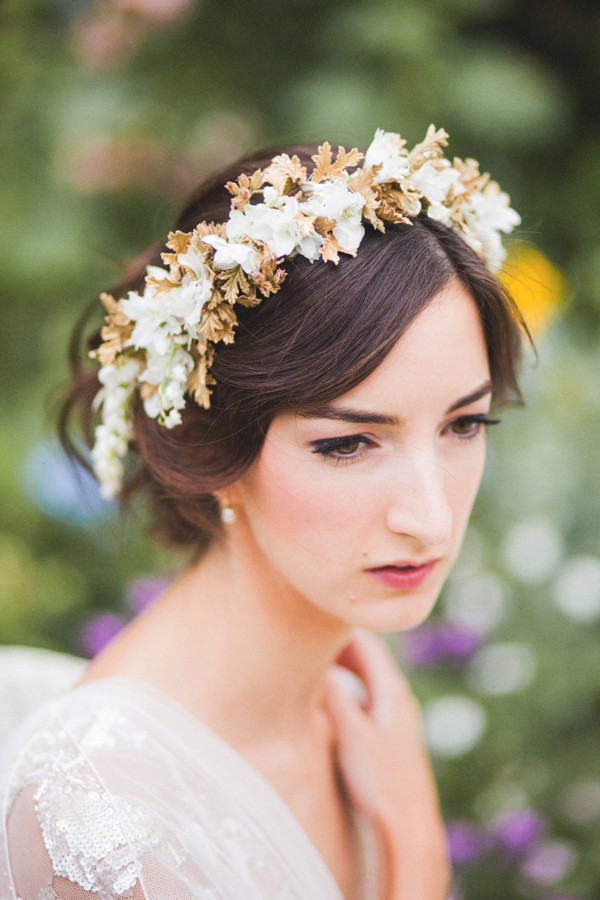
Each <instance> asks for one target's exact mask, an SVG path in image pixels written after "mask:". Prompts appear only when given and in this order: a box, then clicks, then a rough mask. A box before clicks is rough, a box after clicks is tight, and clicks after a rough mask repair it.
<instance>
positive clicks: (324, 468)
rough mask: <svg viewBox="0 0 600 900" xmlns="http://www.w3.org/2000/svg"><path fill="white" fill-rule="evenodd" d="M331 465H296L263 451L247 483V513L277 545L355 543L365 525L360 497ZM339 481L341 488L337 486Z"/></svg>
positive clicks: (271, 451) (270, 449) (269, 450)
mask: <svg viewBox="0 0 600 900" xmlns="http://www.w3.org/2000/svg"><path fill="white" fill-rule="evenodd" d="M342 474H343V473H340V472H338V471H336V468H335V467H334V466H328V465H327V464H322V465H320V464H319V461H317V462H316V464H315V461H313V460H312V459H311V460H310V461H309V462H308V464H307V463H306V461H305V460H302V461H298V460H294V459H290V458H289V457H288V456H286V454H282V453H280V452H279V451H278V450H277V448H273V447H268V446H265V448H264V450H263V454H262V455H261V458H260V459H259V461H258V463H257V465H256V468H255V470H254V472H253V474H252V478H251V479H250V480H249V484H248V495H247V502H246V505H247V510H248V513H249V514H250V515H252V512H253V511H254V512H255V513H256V514H257V516H258V518H259V519H260V522H259V523H257V524H259V527H260V528H261V530H262V528H267V529H269V531H271V532H274V533H275V536H276V538H277V540H278V541H281V540H290V541H293V542H294V543H296V544H301V545H302V546H303V547H304V548H308V547H310V546H314V545H315V544H316V545H317V546H318V548H320V549H322V548H323V544H324V542H327V544H329V545H331V543H332V542H334V543H335V542H336V537H338V536H341V535H342V534H343V535H344V537H345V540H347V539H348V538H350V539H352V536H354V540H357V539H358V538H359V533H358V532H359V531H360V528H359V525H360V523H363V526H364V522H365V512H366V511H365V509H364V507H365V506H366V505H367V504H365V500H364V497H363V496H361V494H360V492H357V491H353V490H352V488H351V486H350V485H349V484H347V483H346V481H345V480H344V479H342V478H340V475H342ZM342 481H344V486H343V487H342V485H341V483H340V482H342Z"/></svg>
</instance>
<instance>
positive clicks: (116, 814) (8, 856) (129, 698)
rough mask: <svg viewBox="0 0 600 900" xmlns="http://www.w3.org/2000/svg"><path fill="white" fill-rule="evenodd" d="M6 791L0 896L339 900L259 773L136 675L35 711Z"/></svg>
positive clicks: (7, 899)
mask: <svg viewBox="0 0 600 900" xmlns="http://www.w3.org/2000/svg"><path fill="white" fill-rule="evenodd" d="M0 798H2V815H1V816H0V900H314V898H315V897H319V900H342V898H341V894H340V892H339V888H338V887H337V885H336V884H335V881H334V880H333V878H332V876H331V873H330V872H329V871H328V869H327V868H326V866H325V864H324V862H323V860H322V859H321V857H320V856H319V855H318V853H317V851H316V850H315V848H314V846H313V845H312V844H311V843H310V841H309V840H308V838H307V836H306V834H305V833H304V832H303V831H302V829H301V828H300V826H299V825H298V823H297V821H296V820H295V819H294V818H293V816H292V815H291V813H290V811H289V810H288V809H287V807H286V806H285V805H284V804H283V801H282V800H281V798H280V797H279V796H278V795H277V794H276V793H275V792H274V790H273V788H272V787H271V786H270V785H269V784H268V783H267V782H266V781H265V780H264V779H263V778H262V776H260V774H259V773H258V772H256V770H254V769H252V767H251V766H249V764H248V763H247V762H246V761H245V760H244V759H243V758H242V757H240V756H239V754H237V753H236V752H235V751H234V750H233V749H232V748H231V747H229V746H228V745H227V744H225V742H223V741H222V739H221V738H219V737H218V735H216V734H215V733H214V732H211V731H210V730H209V729H207V728H206V726H204V725H203V724H202V723H201V722H199V721H198V720H197V719H195V718H194V717H192V716H190V714H189V713H187V712H186V711H185V710H183V709H181V708H180V707H177V706H176V705H174V704H173V703H172V702H171V701H170V700H168V698H165V697H164V696H163V695H160V694H158V693H157V692H156V691H154V690H152V689H149V688H148V687H147V686H144V685H142V684H140V683H135V682H134V681H133V680H131V679H122V678H118V679H108V680H106V682H104V683H103V682H101V681H100V682H95V683H90V684H87V685H83V686H82V687H80V688H77V689H76V690H75V691H72V692H69V694H67V695H65V696H64V697H63V698H59V699H57V700H55V701H52V702H51V703H50V704H48V705H47V706H46V707H44V708H43V709H41V710H39V711H38V712H37V713H35V714H34V716H33V717H32V718H31V719H30V720H28V721H27V722H26V723H24V724H23V725H22V726H21V729H20V730H19V732H18V733H16V734H15V735H13V737H12V738H11V740H10V742H9V744H8V745H5V746H4V748H3V750H2V752H1V753H0Z"/></svg>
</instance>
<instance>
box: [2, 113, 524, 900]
mask: <svg viewBox="0 0 600 900" xmlns="http://www.w3.org/2000/svg"><path fill="white" fill-rule="evenodd" d="M446 139H447V135H446V134H445V132H443V131H436V130H435V129H434V128H433V126H432V127H431V128H430V130H429V131H428V133H427V136H426V138H425V141H424V142H423V143H422V144H420V145H418V146H417V147H415V149H414V150H413V151H412V152H411V153H410V154H409V153H408V152H407V151H406V149H405V147H404V142H403V141H401V139H400V137H399V136H398V135H393V134H386V133H384V132H377V135H376V137H375V140H374V142H373V144H372V145H371V146H370V148H369V150H368V151H367V154H366V157H365V159H364V164H363V165H362V166H360V163H361V160H362V156H361V154H358V153H357V151H351V152H350V153H346V152H345V151H344V150H343V148H340V149H339V150H338V152H337V154H336V155H335V156H334V155H333V154H332V152H331V148H330V147H329V145H327V144H325V145H323V146H322V147H320V148H319V149H318V151H317V152H316V153H315V148H306V147H303V148H292V149H291V150H290V149H288V151H286V152H282V153H280V154H278V155H276V156H273V155H272V154H268V155H267V156H260V157H254V158H253V159H251V160H246V161H245V162H243V163H241V164H238V165H237V166H233V167H232V168H231V169H230V170H228V171H227V172H225V173H222V174H221V175H219V176H218V177H217V178H215V179H214V180H212V181H211V182H209V183H208V184H205V185H204V186H202V187H201V189H200V190H199V191H198V192H197V194H196V195H195V196H194V197H193V198H192V200H191V202H190V204H189V205H188V207H187V208H186V210H185V211H184V213H183V215H182V217H181V219H180V221H179V223H178V229H179V230H178V231H176V232H175V233H173V234H171V235H170V237H169V241H168V244H167V249H168V251H169V252H165V248H164V246H163V247H160V248H155V250H154V251H152V252H151V253H150V254H147V255H146V257H145V258H144V259H143V260H142V261H140V263H139V265H138V266H137V268H136V269H135V271H134V272H133V274H132V275H131V277H130V278H129V279H128V280H127V282H126V283H124V284H123V285H122V286H121V292H120V293H121V295H122V294H124V293H125V292H127V291H129V294H128V296H127V297H126V298H125V299H122V300H119V301H116V300H115V299H114V298H113V297H111V296H108V295H104V296H103V300H104V303H105V306H106V308H107V311H108V315H107V318H106V322H105V325H104V327H103V329H102V332H101V335H100V336H98V338H97V339H96V340H95V341H94V342H93V347H94V349H93V351H92V355H93V356H94V357H95V358H96V359H97V360H98V361H99V362H100V363H101V369H100V372H99V373H98V371H97V368H96V369H94V370H93V371H91V372H90V371H89V370H85V371H84V370H82V369H80V368H78V367H76V370H75V381H74V386H73V390H72V393H71V397H70V400H69V402H68V405H67V406H68V410H67V411H68V412H70V411H73V409H74V408H75V407H76V406H77V405H78V406H79V408H80V410H82V413H83V425H84V430H85V431H86V433H88V434H90V435H91V426H90V422H91V418H92V415H93V414H94V415H95V414H96V413H97V412H98V410H100V411H101V413H102V422H101V424H100V425H99V426H98V427H97V429H96V435H95V443H94V447H93V450H92V458H93V460H94V465H95V470H96V473H97V475H98V477H99V479H100V482H101V485H102V489H103V492H104V493H105V495H106V496H107V497H108V496H114V495H116V494H117V493H118V492H119V491H120V490H121V487H122V482H123V480H124V481H125V490H126V493H127V494H128V495H129V496H131V495H132V494H134V493H136V492H138V491H141V492H143V493H144V494H145V496H146V497H147V498H148V501H149V503H150V506H151V509H152V511H153V515H154V519H155V522H156V527H157V530H158V531H159V532H160V533H161V534H162V536H163V537H164V538H166V539H168V540H169V541H170V542H171V543H173V544H175V545H177V546H187V547H190V548H191V549H192V550H193V552H194V554H195V558H194V562H192V563H191V565H190V566H189V567H188V568H187V569H186V571H185V572H184V573H183V574H182V575H181V576H180V577H179V578H178V579H177V580H176V581H175V582H174V583H173V584H172V586H171V587H170V588H169V589H168V590H167V592H166V593H165V594H164V595H163V596H162V597H161V598H160V599H159V600H158V601H157V602H156V603H155V604H154V605H153V606H152V607H151V608H150V609H149V610H147V611H146V612H145V613H144V614H143V615H142V616H140V617H139V618H138V619H137V620H136V621H135V622H134V623H133V624H132V625H131V626H130V627H129V628H128V629H127V630H126V631H125V632H124V633H123V634H122V636H120V637H119V638H118V639H117V640H116V641H115V642H114V643H113V644H112V645H110V646H109V647H108V648H107V649H106V650H105V651H104V652H103V653H102V654H100V655H99V656H98V657H97V658H96V659H95V660H94V661H93V662H92V664H91V665H90V667H89V669H88V671H87V674H86V676H85V678H84V679H83V683H82V685H81V686H79V687H78V688H77V689H76V690H75V691H73V692H71V693H70V694H68V695H66V696H65V697H63V698H61V699H60V700H58V701H55V702H54V703H52V704H50V705H49V706H47V707H45V708H44V709H43V710H42V711H40V713H39V714H38V715H36V716H34V717H33V718H32V719H31V720H30V721H29V723H28V724H27V725H26V726H25V727H24V728H22V729H21V730H20V731H19V733H18V734H17V735H16V736H15V737H14V739H13V741H12V743H11V744H10V746H9V748H8V749H7V751H6V753H5V757H4V760H3V767H2V768H3V772H4V777H5V784H4V786H3V791H4V818H3V826H2V827H3V828H4V840H3V841H2V847H4V846H6V848H7V849H6V850H4V849H0V875H1V878H0V884H1V891H0V896H2V898H4V897H6V898H12V900H15V898H17V897H18V898H20V900H48V898H56V897H58V898H61V900H78V898H84V897H90V898H92V897H101V898H120V897H133V898H136V900H137V898H141V897H148V898H161V900H163V898H178V900H179V898H226V900H241V898H256V900H259V898H260V900H275V898H278V900H279V898H286V900H287V898H290V900H291V898H303V900H314V898H317V897H319V898H321V900H323V898H331V900H334V898H335V900H340V897H341V896H343V897H345V898H346V900H364V898H367V897H377V898H385V900H443V898H444V897H446V895H447V891H448V883H449V868H448V862H447V859H446V852H445V841H444V831H443V826H442V822H441V818H440V813H439V808H438V803H437V798H436V792H435V787H434V784H433V780H432V776H431V772H430V768H429V763H428V760H427V755H426V752H425V750H424V748H423V746H422V743H421V739H420V736H419V724H418V713H417V710H416V708H415V704H414V702H413V700H412V697H411V695H410V691H409V690H408V688H407V686H406V684H405V682H404V680H403V679H402V677H401V676H400V674H399V673H398V672H397V670H396V668H395V666H394V664H393V662H392V659H391V657H390V656H389V654H388V653H387V651H386V649H385V647H384V645H383V644H382V643H381V642H380V640H379V639H378V638H375V637H374V636H373V635H372V634H370V632H374V631H390V630H397V629H405V628H411V627H413V626H415V625H417V624H418V623H419V622H421V621H422V620H423V619H424V618H425V617H426V616H427V615H428V613H429V611H430V610H431V607H432V605H433V603H434V601H435V599H436V597H437V594H438V593H439V590H440V588H441V586H442V583H443V581H444V578H445V577H446V575H447V572H448V570H449V568H450V566H451V564H452V562H453V561H454V559H455V558H456V555H457V553H458V550H459V547H460V543H461V540H462V537H463V534H464V530H465V527H466V523H467V519H468V515H469V512H470V509H471V505H472V502H473V499H474V497H475V493H476V490H477V487H478V484H479V481H480V478H481V474H482V471H483V465H484V459H485V434H484V432H485V426H486V424H488V423H489V422H490V421H493V420H490V419H489V416H488V414H489V409H490V405H491V404H492V403H493V404H494V405H499V404H501V403H504V402H506V401H507V400H509V399H511V398H515V397H517V398H518V396H519V395H518V385H517V381H516V363H517V356H518V347H519V326H518V316H517V315H516V314H515V311H514V309H513V308H512V305H511V303H510V300H509V299H508V298H507V297H506V295H505V294H504V292H503V290H502V288H501V287H500V285H499V283H498V282H497V280H496V278H495V276H494V275H493V274H492V272H491V271H490V270H491V269H495V268H497V267H498V265H499V264H500V263H501V260H502V246H501V243H500V239H499V234H498V232H499V230H504V231H510V230H511V228H512V227H513V225H515V224H517V222H518V217H517V215H516V213H514V212H513V211H512V210H511V209H510V208H509V206H508V198H507V196H506V195H505V194H502V193H500V191H499V189H498V187H497V185H495V184H494V183H488V182H487V176H483V177H482V176H480V174H479V172H478V170H477V164H476V163H475V162H474V161H473V160H468V161H467V162H466V163H463V162H461V161H460V160H455V161H454V163H453V164H450V162H448V161H447V160H445V159H444V157H443V150H442V147H443V146H444V145H445V143H446ZM311 154H313V155H312V156H311ZM230 179H231V180H230ZM224 183H227V184H226V187H225V188H224V187H223V184H224ZM210 223H216V224H210ZM161 251H162V256H161ZM146 264H148V267H147V269H146V283H145V286H144V279H143V272H144V269H145V268H146ZM98 379H99V380H100V382H101V384H102V387H101V390H100V392H99V393H97V391H98ZM94 395H95V399H92V398H93V397H94ZM128 448H129V449H130V455H129V457H128V460H127V466H125V461H124V457H125V454H126V453H127V451H128ZM349 672H350V673H353V676H352V674H349ZM344 673H345V679H343V678H342V676H343V675H344ZM349 678H350V680H352V678H353V682H352V683H353V685H354V689H353V690H349V688H348V679H349ZM361 691H362V696H361ZM2 854H4V855H2Z"/></svg>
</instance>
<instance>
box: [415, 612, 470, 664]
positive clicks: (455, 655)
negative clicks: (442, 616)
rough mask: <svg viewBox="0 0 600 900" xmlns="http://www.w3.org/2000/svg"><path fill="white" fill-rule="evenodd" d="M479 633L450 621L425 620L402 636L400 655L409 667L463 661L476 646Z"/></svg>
mask: <svg viewBox="0 0 600 900" xmlns="http://www.w3.org/2000/svg"><path fill="white" fill-rule="evenodd" d="M481 640H482V638H481V635H479V634H478V633H477V632H474V631H472V630H471V629H470V628H465V627H464V626H462V625H454V624H452V623H451V622H443V621H437V622H426V623H425V624H424V625H420V626H419V627H418V628H413V629H412V630H411V631H408V632H406V633H405V634H404V635H403V649H404V655H405V656H406V659H407V660H408V662H409V664H410V665H411V666H414V667H415V668H416V667H419V666H431V665H435V664H436V663H440V662H463V661H464V660H466V659H468V658H469V657H470V656H472V655H473V653H475V651H476V650H477V649H479V647H480V645H481Z"/></svg>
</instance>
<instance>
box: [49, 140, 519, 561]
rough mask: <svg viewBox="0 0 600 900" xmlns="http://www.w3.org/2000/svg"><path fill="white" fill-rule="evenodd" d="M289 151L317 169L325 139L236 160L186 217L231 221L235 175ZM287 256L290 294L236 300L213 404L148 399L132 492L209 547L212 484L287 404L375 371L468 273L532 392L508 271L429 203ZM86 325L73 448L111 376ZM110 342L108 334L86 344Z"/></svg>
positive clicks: (251, 452) (500, 366)
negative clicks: (417, 211) (492, 264)
mask: <svg viewBox="0 0 600 900" xmlns="http://www.w3.org/2000/svg"><path fill="white" fill-rule="evenodd" d="M283 150H285V151H286V152H289V153H290V154H291V153H296V154H297V155H298V156H299V157H300V159H301V161H302V163H303V164H304V165H307V166H308V167H309V168H310V167H311V159H310V157H311V154H313V153H314V152H315V151H316V147H313V146H302V147H292V148H279V149H275V150H272V151H269V152H268V153H266V152H265V153H261V154H259V155H255V156H253V157H249V158H247V159H245V160H243V161H242V162H240V163H237V164H235V165H233V166H230V167H229V168H228V169H227V170H225V171H223V172H221V173H219V174H218V175H216V176H214V177H213V178H211V179H210V180H209V181H207V182H205V183H204V184H202V185H201V186H200V187H199V188H198V190H197V191H196V192H195V193H194V195H193V196H192V197H191V199H190V201H189V202H188V204H187V206H186V208H185V209H184V211H183V213H182V215H181V217H180V219H179V221H178V222H177V226H176V227H177V228H178V229H180V230H181V231H191V230H192V229H193V228H194V227H195V226H196V225H197V224H198V222H200V221H208V222H211V221H213V222H225V221H227V218H228V215H229V208H230V200H231V196H230V194H229V193H228V192H227V191H226V190H225V188H224V184H225V183H226V182H227V181H229V180H233V179H235V178H236V177H237V176H238V175H239V174H240V173H241V172H246V173H251V172H253V171H254V170H255V169H257V168H261V167H264V166H266V165H268V164H269V162H270V161H271V158H272V157H273V156H274V155H275V153H280V152H283ZM163 249H164V244H163V243H161V244H160V245H156V246H154V247H152V248H150V250H148V251H147V252H146V253H144V254H143V255H142V256H141V257H139V259H138V260H136V262H135V263H134V264H133V265H132V266H131V267H130V268H129V270H128V272H127V273H126V275H125V278H124V280H123V281H122V282H121V283H120V284H119V285H118V286H117V288H116V290H115V294H116V296H123V294H124V293H126V292H127V291H128V290H135V289H139V288H141V287H143V279H144V273H145V268H146V265H148V264H154V265H160V264H161V259H160V253H161V251H162V250H163ZM285 268H286V269H287V277H286V279H285V281H284V283H283V286H282V288H281V290H280V291H279V292H278V293H276V294H273V295H272V296H270V297H269V298H267V299H264V300H263V301H262V302H261V303H260V305H258V306H256V307H253V308H244V307H236V313H237V315H238V318H239V325H238V327H237V330H236V338H235V342H234V343H233V344H229V345H223V344H219V345H217V352H216V355H215V360H214V363H213V366H212V374H213V375H214V377H215V378H216V382H217V384H216V386H215V388H214V390H213V395H212V403H211V408H210V410H204V409H201V408H200V407H198V406H197V405H196V404H195V403H194V402H192V401H191V400H190V401H188V403H187V405H186V407H185V409H184V410H183V422H182V424H181V425H179V426H177V427H176V428H174V429H172V430H168V429H166V428H165V427H164V426H161V425H159V424H158V423H157V421H156V420H155V419H151V418H149V417H148V416H146V415H145V413H144V411H143V407H142V405H141V403H140V401H139V400H138V401H137V402H136V405H135V410H134V440H133V444H132V460H131V467H130V471H129V475H128V478H127V481H126V487H125V490H124V498H125V499H128V498H130V497H131V496H133V495H135V494H137V493H138V492H142V493H144V494H145V495H146V496H147V497H148V499H149V502H150V507H151V510H152V513H153V517H154V521H155V525H156V531H157V532H158V534H159V536H162V537H163V538H164V539H166V540H167V541H168V542H170V543H174V544H179V545H188V546H193V547H195V548H197V549H198V550H199V551H202V550H203V549H204V548H206V547H207V546H208V544H209V542H210V540H211V538H212V537H213V536H214V535H216V534H217V533H218V532H219V529H220V527H221V526H220V521H219V510H218V504H217V502H216V499H215V496H214V494H213V492H214V491H215V490H218V489H219V488H224V487H226V486H227V485H228V484H231V483H232V482H233V481H235V480H236V479H237V478H238V477H239V476H240V475H242V474H243V473H244V472H245V471H246V470H247V468H248V467H249V466H250V465H251V464H252V462H253V460H255V459H256V457H257V455H258V453H259V451H260V449H261V446H262V443H263V440H264V437H265V434H266V432H267V429H268V427H269V425H270V423H271V421H272V420H273V418H274V416H276V415H277V414H278V413H280V412H283V411H289V410H293V409H302V408H307V407H310V406H320V405H323V404H325V403H327V402H330V401H331V400H333V399H335V398H336V397H339V396H341V395H342V394H344V393H346V392H347V391H349V390H350V389H351V388H353V387H355V386H356V385H357V384H359V383H360V382H361V381H363V380H364V379H365V378H367V376H368V375H370V374H371V373H372V372H373V371H374V370H375V369H376V368H377V366H378V365H379V364H380V363H381V362H382V361H383V359H384V358H385V357H386V356H387V354H388V353H389V352H390V350H391V349H392V347H393V346H394V345H395V344H396V342H397V341H398V339H399V338H400V337H401V336H402V334H403V333H404V332H405V331H406V329H407V328H408V326H409V325H410V324H411V322H412V321H413V320H414V319H415V318H416V316H417V315H418V314H419V313H420V312H421V310H423V308H424V307H425V306H426V305H427V304H428V303H429V302H430V300H431V299H432V298H433V297H434V296H435V295H436V294H437V293H439V291H440V290H441V289H442V288H443V287H444V286H445V285H446V284H447V282H448V281H449V280H450V279H452V278H457V279H459V280H460V281H461V282H462V284H463V285H464V286H465V288H466V289H467V290H468V291H469V292H470V294H471V295H472V297H473V299H474V301H475V303H476V305H477V309H478V311H479V316H480V319H481V324H482V327H483V332H484V335H485V340H486V345H487V351H488V357H489V364H490V371H491V377H492V383H493V389H494V391H493V399H494V405H496V406H497V405H500V404H504V403H507V402H510V401H517V402H518V401H520V399H521V395H520V392H519V387H518V382H517V366H518V359H519V350H520V330H521V327H522V321H521V319H520V316H519V314H518V312H517V311H516V309H515V306H514V304H513V302H512V301H511V299H510V297H509V296H508V294H507V293H506V291H505V290H504V288H503V287H502V285H501V284H500V282H499V281H498V280H497V279H496V278H495V276H494V275H492V274H491V273H490V272H489V271H488V270H487V268H486V267H485V265H484V264H483V262H482V261H481V260H480V259H479V257H478V256H477V255H476V254H475V253H474V252H473V251H472V250H471V249H470V248H469V247H468V246H467V244H466V243H465V242H464V241H463V240H462V238H461V237H459V236H458V235H457V234H455V233H454V232H453V231H451V230H450V229H448V228H446V227H445V226H444V225H442V224H440V223H438V222H435V221H434V220H432V219H429V218H428V217H427V216H425V215H420V216H418V217H417V218H416V219H414V220H413V224H412V225H388V226H387V229H386V232H385V234H381V233H379V232H376V231H375V230H374V229H372V228H371V227H370V226H367V231H366V234H365V236H364V238H363V240H362V243H361V245H360V248H359V250H358V253H357V256H356V257H354V258H353V257H349V256H343V257H342V258H341V260H340V263H339V265H338V266H335V265H333V264H332V263H321V262H316V263H310V262H308V260H306V259H304V258H303V257H300V256H298V257H296V258H294V259H291V260H288V261H287V263H286V266H285ZM84 324H85V323H84V321H83V322H82V323H80V324H79V326H78V328H77V329H76V331H75V333H74V337H73V341H72V346H71V368H72V383H71V387H70V389H69V392H68V395H67V397H66V399H65V402H64V406H63V409H62V415H61V436H62V440H63V444H64V445H65V446H66V448H67V449H68V450H69V451H70V452H71V453H76V447H75V444H74V442H73V441H72V439H71V438H70V426H71V424H72V419H73V414H74V413H75V412H76V411H77V410H78V411H79V419H80V423H81V425H82V427H83V432H84V435H85V437H86V440H87V441H88V443H89V444H91V442H92V422H93V414H92V410H91V401H92V398H93V396H94V395H95V393H96V391H97V390H98V387H99V385H98V381H97V377H96V370H95V369H92V370H90V369H89V368H84V367H83V366H82V363H81V344H82V343H83V341H82V336H83V332H84ZM98 342H99V336H98V333H97V332H96V333H95V334H94V335H93V336H92V337H91V338H90V339H89V340H88V341H87V347H86V349H89V347H93V346H97V344H98Z"/></svg>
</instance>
